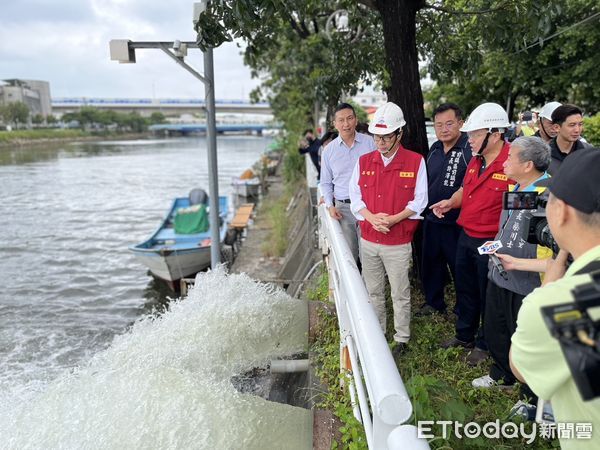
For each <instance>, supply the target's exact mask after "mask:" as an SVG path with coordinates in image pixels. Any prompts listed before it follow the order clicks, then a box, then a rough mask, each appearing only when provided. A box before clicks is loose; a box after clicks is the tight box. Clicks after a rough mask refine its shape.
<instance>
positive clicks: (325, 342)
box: [307, 269, 368, 450]
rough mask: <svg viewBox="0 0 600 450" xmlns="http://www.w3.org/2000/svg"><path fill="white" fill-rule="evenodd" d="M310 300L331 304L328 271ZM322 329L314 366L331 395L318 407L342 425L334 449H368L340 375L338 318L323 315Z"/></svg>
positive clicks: (343, 376)
mask: <svg viewBox="0 0 600 450" xmlns="http://www.w3.org/2000/svg"><path fill="white" fill-rule="evenodd" d="M307 297H308V299H309V300H313V301H321V302H323V303H330V301H329V279H328V276H327V272H326V270H325V269H323V270H322V271H321V274H320V275H319V277H318V279H317V281H316V283H315V285H314V286H313V287H312V288H311V289H309V290H307ZM319 319H320V321H319V328H318V332H317V335H316V337H315V342H314V343H313V345H312V346H311V353H312V355H314V359H313V363H314V365H315V368H316V369H315V371H316V374H317V376H318V377H319V380H320V381H321V383H322V384H323V385H324V386H327V392H325V393H323V394H322V395H321V396H320V398H319V399H318V402H317V406H318V407H319V408H321V409H327V410H330V411H332V412H333V413H334V414H335V415H336V416H337V417H338V418H339V419H340V421H341V422H342V424H343V425H342V427H341V428H340V429H339V433H340V435H341V437H340V440H339V442H334V445H333V447H332V448H344V449H352V450H359V449H367V448H368V447H367V438H366V436H365V433H364V429H363V426H362V424H361V423H360V422H359V421H358V420H356V418H355V417H354V415H353V413H352V405H351V404H350V396H349V394H348V390H347V388H346V387H345V385H346V383H347V378H346V374H345V373H344V372H340V332H339V327H338V322H337V317H336V316H335V314H332V313H329V312H328V311H327V310H324V309H323V310H320V311H319Z"/></svg>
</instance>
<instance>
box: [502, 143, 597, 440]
mask: <svg viewBox="0 0 600 450" xmlns="http://www.w3.org/2000/svg"><path fill="white" fill-rule="evenodd" d="M599 173H600V152H598V151H595V150H582V151H578V152H575V153H573V154H572V155H570V156H569V158H567V159H565V161H564V162H563V163H562V166H561V169H560V170H559V171H558V173H557V174H556V176H555V177H553V178H550V179H549V184H548V186H549V190H550V198H549V201H548V205H547V208H546V214H547V216H548V224H549V226H550V230H551V232H552V234H553V236H554V239H555V240H556V242H557V243H558V245H559V246H560V247H561V249H562V250H561V252H560V253H559V255H558V256H557V258H556V260H555V261H553V263H552V264H550V265H549V267H548V270H547V271H546V276H545V278H544V282H543V284H542V286H543V287H542V288H539V289H536V290H535V291H533V292H532V293H531V294H529V295H528V296H527V297H525V299H524V300H523V305H522V307H521V310H520V311H519V317H518V320H517V330H516V331H515V334H514V335H513V336H512V347H511V354H510V363H511V369H512V371H513V373H514V375H515V377H516V378H517V379H519V380H520V381H523V382H525V383H527V384H528V385H529V387H530V388H531V389H532V390H533V392H535V393H536V394H537V395H538V396H539V397H541V398H543V399H545V400H550V401H551V402H552V408H553V410H554V417H555V419H556V421H557V422H558V423H592V427H593V428H595V430H593V431H592V438H591V440H579V441H576V440H574V439H561V446H562V448H563V449H566V448H584V447H585V448H600V399H598V398H597V399H595V400H591V401H587V402H584V401H583V400H582V399H581V396H580V394H579V392H578V390H577V386H576V385H575V382H574V380H573V377H572V375H571V372H570V371H569V367H568V366H567V363H566V361H565V358H564V356H563V353H562V350H561V347H560V344H559V342H558V341H557V340H556V339H554V338H553V337H552V336H551V335H550V332H549V331H548V329H547V327H546V325H545V324H544V320H543V318H542V313H541V311H540V308H541V307H542V306H547V305H553V304H560V303H564V302H566V301H569V300H570V301H572V300H573V296H572V294H571V289H573V288H574V287H576V286H579V285H581V284H584V283H588V282H589V281H590V276H589V273H590V272H592V271H595V270H599V269H600V177H598V174H599ZM538 184H539V183H538ZM568 253H570V254H571V255H572V256H573V259H574V261H573V263H572V264H571V266H570V267H569V268H568V270H566V261H567V254H568ZM565 271H566V272H565Z"/></svg>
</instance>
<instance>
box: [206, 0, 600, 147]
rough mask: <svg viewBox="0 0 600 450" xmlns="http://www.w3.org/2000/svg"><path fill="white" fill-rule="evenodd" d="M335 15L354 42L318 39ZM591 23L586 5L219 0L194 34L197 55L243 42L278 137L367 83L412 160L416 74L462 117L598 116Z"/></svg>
mask: <svg viewBox="0 0 600 450" xmlns="http://www.w3.org/2000/svg"><path fill="white" fill-rule="evenodd" d="M339 9H345V10H346V11H347V14H348V17H349V21H350V23H352V27H351V28H352V30H353V31H354V33H352V32H350V33H339V32H337V33H336V32H333V33H326V31H327V28H328V25H329V28H330V29H331V28H332V23H331V19H330V17H331V13H332V12H334V11H336V10H339ZM597 13H598V4H597V0H548V1H546V2H543V3H540V2H539V1H537V0H468V1H467V0H361V1H358V2H355V1H349V0H342V1H332V0H324V1H317V0H298V1H295V2H288V1H284V0H247V1H244V2H240V1H233V0H223V1H220V2H216V1H213V2H211V4H210V6H209V8H208V10H207V11H206V12H205V13H204V14H202V15H201V16H200V18H199V22H198V26H197V31H198V43H199V44H200V46H201V47H215V46H218V45H220V44H221V43H222V42H224V41H228V40H233V39H242V40H244V41H245V42H246V44H247V47H246V50H245V61H246V63H247V64H248V65H249V66H250V67H251V68H252V69H253V74H254V75H255V76H257V77H260V78H261V79H262V80H263V83H262V86H261V88H260V89H259V90H257V91H256V92H254V94H253V95H254V98H255V99H258V98H260V99H263V100H268V101H270V102H271V104H272V106H273V109H274V112H275V114H276V116H277V117H278V118H279V119H281V120H283V122H284V123H285V125H286V128H288V129H292V130H299V129H300V128H302V127H304V126H306V125H307V124H308V123H310V122H312V121H313V117H312V112H313V110H314V104H315V101H320V103H321V104H322V105H327V106H328V107H329V109H331V106H332V105H335V104H336V103H337V102H338V100H339V99H340V97H341V96H342V95H344V94H349V95H352V94H354V93H355V92H356V91H357V89H358V87H359V86H361V83H362V82H366V83H367V84H370V83H373V82H377V83H379V85H380V86H381V87H382V88H383V90H385V91H386V92H387V94H388V98H389V99H390V100H391V101H394V102H396V103H398V104H399V105H400V106H401V107H402V108H403V110H404V112H405V115H406V116H407V117H406V118H407V126H406V133H405V137H404V141H408V143H410V145H411V148H416V149H418V150H421V151H423V147H424V146H425V147H426V134H425V129H424V123H423V119H424V111H423V96H422V93H421V86H420V79H419V64H423V63H424V64H426V72H429V73H430V74H431V77H432V78H433V80H435V81H436V82H437V87H436V88H435V89H434V90H433V91H432V92H429V93H428V98H429V99H430V100H431V101H432V102H436V103H437V102H439V101H442V100H456V101H458V102H459V103H460V104H461V106H463V108H464V109H465V111H466V112H468V111H470V110H472V109H473V108H474V107H475V106H477V105H478V104H480V103H482V102H484V101H495V102H498V103H500V104H502V105H506V104H508V106H509V108H510V109H512V107H513V106H514V105H515V103H517V104H521V103H531V102H533V103H536V104H542V103H544V102H545V101H546V100H550V99H556V100H562V101H565V100H569V101H573V102H575V103H578V104H580V105H582V106H584V107H585V108H587V109H588V110H590V111H596V110H598V105H599V102H598V98H599V96H600V94H599V92H598V91H599V89H600V87H599V86H600V84H599V83H598V76H599V75H598V71H597V70H596V71H595V72H594V61H595V58H596V57H595V54H594V53H593V52H594V51H595V49H597V48H598V33H599V32H600V31H599V29H600V27H598V26H597V19H596V21H594V20H592V19H589V17H593V15H594V14H596V16H598V14H597ZM586 18H588V21H587V22H585V19H586ZM580 21H584V24H583V25H581V26H576V27H574V28H572V25H573V24H576V23H578V22H580ZM594 24H595V25H594ZM337 25H338V24H337V23H335V22H334V23H333V29H335V28H336V26H337ZM358 28H360V30H361V33H360V36H359V37H358V38H357V36H356V34H357V33H356V30H357V29H358ZM405 144H406V142H405Z"/></svg>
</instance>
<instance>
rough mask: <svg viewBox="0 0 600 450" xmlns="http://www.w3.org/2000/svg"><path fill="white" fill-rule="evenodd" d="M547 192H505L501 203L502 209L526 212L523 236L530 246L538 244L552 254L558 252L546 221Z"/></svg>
mask: <svg viewBox="0 0 600 450" xmlns="http://www.w3.org/2000/svg"><path fill="white" fill-rule="evenodd" d="M549 195H550V194H549V191H548V190H546V191H544V192H543V193H542V194H539V193H538V192H535V191H531V192H505V193H504V197H503V201H504V209H508V210H528V211H527V212H526V214H525V217H523V224H524V225H525V227H524V229H523V230H524V234H525V235H524V236H523V238H524V239H525V240H526V241H527V242H529V243H530V244H539V245H542V246H544V247H548V248H550V249H552V251H553V252H554V254H557V253H558V251H559V250H560V249H559V247H558V244H557V243H556V241H555V240H554V237H553V236H552V233H551V232H550V227H549V226H548V220H547V219H546V204H547V203H548V196H549Z"/></svg>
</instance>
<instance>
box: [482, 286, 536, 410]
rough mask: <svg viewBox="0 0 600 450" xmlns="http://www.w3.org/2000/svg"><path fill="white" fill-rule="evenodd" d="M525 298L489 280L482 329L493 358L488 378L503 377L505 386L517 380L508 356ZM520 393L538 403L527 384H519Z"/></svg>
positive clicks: (499, 378) (498, 378)
mask: <svg viewBox="0 0 600 450" xmlns="http://www.w3.org/2000/svg"><path fill="white" fill-rule="evenodd" d="M524 298H525V296H524V295H520V294H517V293H515V292H512V291H509V290H508V289H504V288H501V287H500V286H498V285H497V284H496V283H494V282H493V281H489V282H488V285H487V294H486V298H485V315H484V317H485V321H484V323H483V328H484V332H485V342H486V343H487V346H488V350H489V352H490V355H491V357H492V359H493V364H492V366H491V367H490V377H492V378H493V379H494V380H496V381H499V380H504V384H505V385H511V384H514V383H515V382H516V381H517V379H516V378H515V376H514V375H513V373H512V370H510V363H509V357H508V356H509V353H510V343H511V341H510V339H511V337H512V335H513V334H514V332H515V331H516V330H517V317H518V316H519V309H521V305H522V304H523V299H524ZM519 394H520V395H519V397H520V398H521V399H524V400H525V399H527V400H528V402H529V403H532V404H534V405H535V404H536V403H537V397H536V395H535V394H534V393H533V392H532V391H531V389H529V386H527V385H526V384H522V385H521V389H520V392H519Z"/></svg>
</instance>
